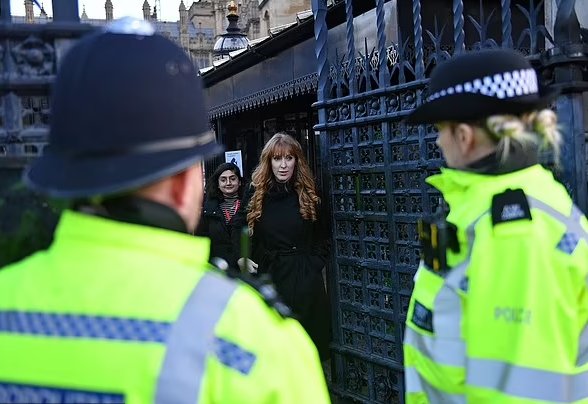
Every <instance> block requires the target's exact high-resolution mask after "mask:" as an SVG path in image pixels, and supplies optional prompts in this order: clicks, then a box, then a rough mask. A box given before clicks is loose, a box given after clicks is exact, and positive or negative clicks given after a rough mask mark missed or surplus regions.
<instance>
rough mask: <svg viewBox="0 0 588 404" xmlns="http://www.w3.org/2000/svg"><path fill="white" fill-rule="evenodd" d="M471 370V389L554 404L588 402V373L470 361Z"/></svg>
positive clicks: (488, 361)
mask: <svg viewBox="0 0 588 404" xmlns="http://www.w3.org/2000/svg"><path fill="white" fill-rule="evenodd" d="M467 366H468V376H467V383H468V384H469V385H471V386H476V387H482V388H488V389H493V390H498V391H500V392H503V393H505V394H508V395H511V396H514V397H521V398H528V399H534V400H542V401H546V402H552V403H569V402H576V401H578V400H583V399H586V398H588V371H585V372H583V373H579V374H576V375H567V374H563V373H557V372H550V371H547V370H539V369H532V368H526V367H522V366H516V365H512V364H510V363H506V362H500V361H496V360H489V359H468V363H467Z"/></svg>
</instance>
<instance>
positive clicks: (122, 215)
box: [76, 196, 188, 233]
mask: <svg viewBox="0 0 588 404" xmlns="http://www.w3.org/2000/svg"><path fill="white" fill-rule="evenodd" d="M76 210H77V211H80V212H82V213H86V214H90V215H95V216H100V217H105V218H107V219H112V220H117V221H119V222H125V223H132V224H138V225H143V226H150V227H158V228H161V229H166V230H173V231H177V232H180V233H187V232H188V229H187V228H186V223H185V222H184V220H183V219H182V217H181V216H180V215H179V214H178V213H177V212H176V211H175V210H173V209H172V208H170V207H169V206H166V205H163V204H160V203H157V202H154V201H152V200H149V199H145V198H140V197H136V196H123V197H118V198H112V199H107V200H105V201H103V202H102V203H101V204H100V205H93V204H79V205H77V207H76Z"/></svg>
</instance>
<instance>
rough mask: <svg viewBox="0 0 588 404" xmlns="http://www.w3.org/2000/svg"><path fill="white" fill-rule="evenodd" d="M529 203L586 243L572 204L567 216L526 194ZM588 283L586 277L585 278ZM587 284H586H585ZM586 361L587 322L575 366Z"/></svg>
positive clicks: (587, 238)
mask: <svg viewBox="0 0 588 404" xmlns="http://www.w3.org/2000/svg"><path fill="white" fill-rule="evenodd" d="M527 198H528V200H529V204H530V205H531V207H532V208H534V209H538V210H542V211H543V212H545V213H547V214H548V215H549V216H551V217H552V218H554V219H555V220H557V221H559V222H561V223H562V224H564V225H565V226H566V231H567V232H573V233H574V234H575V235H576V236H577V237H578V239H580V240H584V241H585V242H586V243H588V232H587V231H586V230H585V229H584V228H583V227H582V222H581V221H582V218H583V217H584V214H583V213H582V211H581V210H580V209H579V208H578V207H577V206H576V205H574V204H572V211H571V213H570V215H569V216H566V215H564V214H563V213H561V212H559V211H558V210H556V209H554V208H553V207H551V206H549V205H548V204H546V203H545V202H543V201H540V200H539V199H536V198H533V197H531V196H527ZM587 283H588V279H587ZM587 286H588V285H587ZM587 363H588V324H586V325H585V327H584V329H583V330H582V333H581V335H580V341H579V349H578V359H577V361H576V365H577V366H583V365H585V364H587Z"/></svg>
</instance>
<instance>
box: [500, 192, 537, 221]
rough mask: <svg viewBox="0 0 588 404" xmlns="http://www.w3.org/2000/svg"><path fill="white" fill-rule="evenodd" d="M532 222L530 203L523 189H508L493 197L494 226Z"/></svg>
mask: <svg viewBox="0 0 588 404" xmlns="http://www.w3.org/2000/svg"><path fill="white" fill-rule="evenodd" d="M517 220H532V217H531V209H530V207H529V201H528V200H527V196H526V195H525V193H524V192H523V190H522V189H507V190H506V191H504V192H503V193H500V194H496V195H494V196H493V197H492V225H494V226H496V225H497V224H500V223H508V222H514V221H517Z"/></svg>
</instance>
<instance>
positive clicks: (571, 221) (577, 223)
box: [527, 195, 588, 243]
mask: <svg viewBox="0 0 588 404" xmlns="http://www.w3.org/2000/svg"><path fill="white" fill-rule="evenodd" d="M527 200H528V201H529V205H530V206H531V208H533V209H537V210H542V211H543V212H545V213H547V214H548V215H549V216H551V217H552V218H554V219H555V220H557V221H559V222H561V223H562V224H564V225H565V226H566V229H567V231H571V232H573V233H574V234H575V235H576V236H578V238H580V239H583V240H584V241H585V242H587V243H588V232H587V231H586V230H585V229H584V228H583V227H582V223H581V220H582V217H584V214H583V213H582V211H580V209H578V207H577V206H576V205H574V204H572V212H571V213H570V215H569V216H566V215H564V214H563V213H561V212H560V211H558V210H557V209H554V208H553V207H551V206H549V205H548V204H546V203H545V202H543V201H540V200H539V199H536V198H533V197H532V196H528V195H527Z"/></svg>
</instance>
